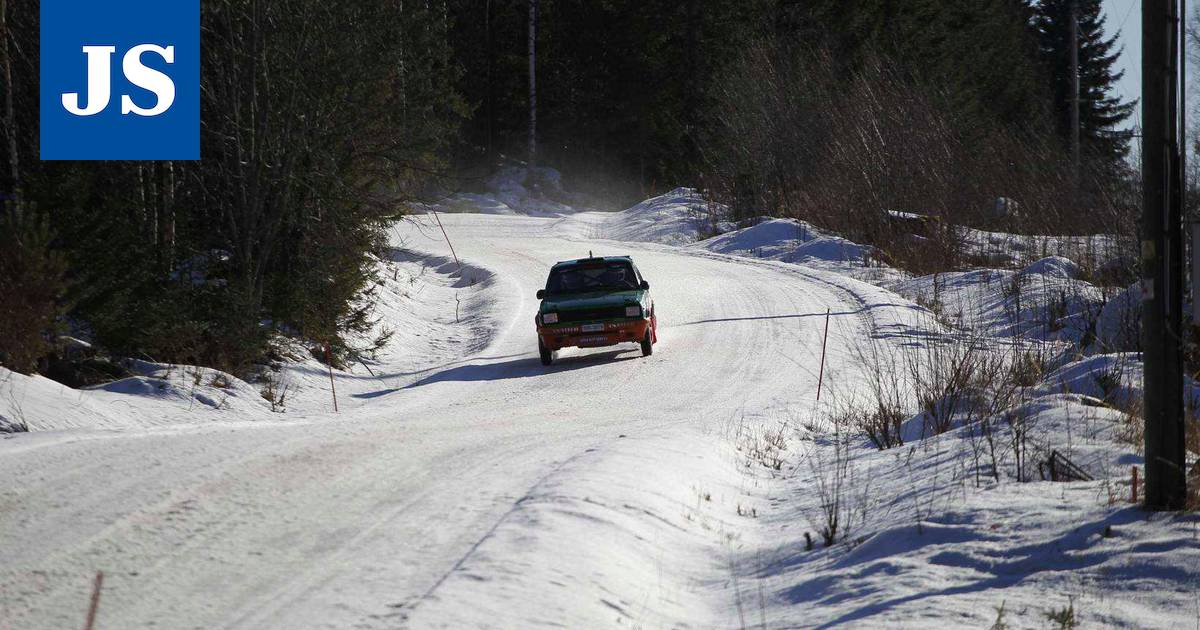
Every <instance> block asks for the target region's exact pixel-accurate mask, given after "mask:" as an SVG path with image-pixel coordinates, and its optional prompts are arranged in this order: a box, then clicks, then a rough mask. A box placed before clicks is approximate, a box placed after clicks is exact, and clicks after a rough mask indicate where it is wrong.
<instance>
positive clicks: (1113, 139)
mask: <svg viewBox="0 0 1200 630" xmlns="http://www.w3.org/2000/svg"><path fill="white" fill-rule="evenodd" d="M38 11H39V3H38V2H37V1H36V0H22V1H15V2H14V1H13V0H0V16H2V17H3V23H2V24H0V27H2V28H0V31H2V33H0V34H2V42H0V65H2V66H3V67H2V68H0V71H2V72H3V74H2V75H0V81H2V82H3V85H2V87H3V90H4V95H3V96H4V102H3V104H2V106H3V107H4V111H3V117H2V118H3V123H4V136H3V138H4V140H5V142H4V144H3V146H2V147H0V163H2V164H3V166H4V168H3V171H2V172H0V192H2V193H3V195H4V197H5V210H4V213H3V216H2V217H0V219H2V220H0V363H2V364H3V365H5V366H6V367H9V368H12V369H15V370H18V371H23V372H31V371H35V370H42V371H47V370H48V369H49V368H50V366H51V365H52V364H53V359H54V356H55V353H56V345H57V342H56V340H57V339H58V335H60V334H63V333H66V332H71V333H73V334H77V335H81V336H86V337H88V338H90V339H92V340H94V341H95V342H96V343H98V344H99V345H100V346H101V347H103V348H105V349H106V350H107V351H109V352H111V353H114V354H117V355H120V356H137V357H149V358H152V359H155V360H159V361H177V362H189V363H197V364H204V365H210V366H215V367H221V368H225V369H227V370H230V371H234V372H239V373H243V372H245V371H247V370H250V369H252V368H253V366H255V365H257V364H260V363H261V362H263V361H264V360H265V358H266V357H268V356H269V355H270V352H271V350H270V348H271V340H272V339H273V338H275V337H276V336H278V335H281V334H282V335H286V336H289V337H293V338H298V339H302V340H305V341H307V342H309V343H310V344H312V346H313V347H314V348H317V347H321V346H324V345H325V344H328V345H330V346H332V348H333V350H334V356H335V361H336V360H345V359H346V358H347V357H349V356H352V355H353V354H354V353H355V352H358V351H359V350H360V349H356V348H353V347H351V346H350V344H348V343H346V342H345V341H344V340H345V339H346V338H347V333H348V332H353V331H362V330H366V329H367V328H368V324H369V322H368V321H367V319H366V317H367V315H366V311H365V310H364V309H362V308H360V307H359V306H358V304H359V302H358V301H356V299H355V298H356V296H359V295H360V294H361V292H362V291H363V290H364V289H365V288H367V287H368V286H370V284H371V283H372V281H373V273H374V269H375V265H374V260H375V257H376V256H382V255H384V240H383V234H384V228H385V227H386V226H387V225H388V224H390V223H391V222H392V221H395V220H396V219H397V218H398V217H400V216H401V215H403V214H404V213H405V212H406V211H407V209H408V207H409V206H408V204H410V203H411V202H413V201H415V200H420V199H423V198H436V197H437V196H439V195H444V194H446V193H448V192H452V191H454V190H460V189H465V188H470V187H472V186H476V185H478V182H479V181H480V178H481V177H482V176H484V175H486V174H487V173H489V172H491V171H492V170H494V169H495V168H496V167H498V166H500V165H502V164H507V165H512V164H520V163H523V162H524V161H526V160H529V159H530V158H531V157H533V158H534V159H536V161H537V163H538V164H541V165H547V166H552V167H555V168H557V169H559V170H561V171H562V172H563V173H564V176H565V179H566V181H567V182H568V185H569V186H572V187H574V188H575V189H576V190H581V191H584V192H587V193H591V194H592V195H593V196H594V197H595V198H596V199H597V203H598V204H600V205H603V206H607V207H609V208H612V209H616V208H620V207H624V206H626V205H629V204H630V203H632V202H635V201H637V200H640V199H642V198H644V197H646V196H648V195H651V194H654V193H656V192H661V191H664V190H667V189H670V188H673V187H675V186H678V185H692V186H695V187H697V188H700V189H701V190H702V191H703V192H704V194H705V195H707V196H708V197H709V198H710V199H712V200H714V201H719V202H723V203H724V204H726V205H727V206H728V207H729V208H731V212H732V215H733V216H731V217H728V218H730V219H735V220H736V219H747V218H750V217H753V216H759V215H774V216H791V217H799V218H804V219H807V220H810V221H813V222H815V223H817V224H819V225H824V226H826V227H830V228H833V229H839V230H842V231H843V232H845V233H846V234H847V235H848V236H850V237H851V238H856V239H861V240H863V241H865V242H870V243H873V244H877V245H879V246H880V247H881V248H883V249H884V250H886V251H888V253H889V254H890V255H891V256H892V258H893V260H894V262H895V264H899V265H902V266H906V267H908V268H910V269H912V270H914V271H920V270H922V269H928V268H941V269H945V268H949V267H953V266H956V265H962V264H966V261H965V259H964V258H963V257H962V256H961V255H960V254H961V252H957V251H955V245H954V243H953V240H952V239H945V238H937V233H938V231H939V230H938V228H937V226H939V225H950V224H972V225H979V226H984V227H996V228H1003V229H1008V230H1011V231H1026V232H1038V231H1040V232H1053V233H1091V232H1117V233H1122V234H1132V233H1133V231H1134V228H1133V211H1134V210H1133V209H1134V208H1135V207H1136V203H1135V200H1136V185H1137V184H1136V177H1135V173H1133V172H1132V170H1131V169H1130V167H1129V166H1128V160H1127V157H1128V155H1129V151H1130V142H1129V138H1128V136H1127V135H1123V134H1121V133H1118V132H1117V131H1116V128H1117V126H1119V125H1120V124H1121V123H1122V122H1123V121H1124V120H1125V119H1126V118H1128V116H1129V115H1130V113H1131V109H1132V104H1130V103H1122V102H1119V101H1118V100H1116V99H1115V98H1114V97H1113V95H1112V87H1113V84H1114V82H1115V81H1116V80H1117V78H1118V77H1117V76H1116V75H1115V71H1114V67H1113V66H1114V60H1115V58H1116V55H1117V54H1118V53H1119V51H1118V50H1117V49H1116V48H1115V47H1114V44H1113V40H1114V37H1115V35H1116V34H1115V33H1113V32H1111V31H1110V30H1108V29H1106V24H1105V21H1104V18H1103V16H1102V14H1101V9H1100V2H1099V0H1078V4H1077V8H1076V11H1077V13H1076V15H1077V18H1078V25H1079V31H1078V33H1079V36H1078V40H1079V79H1080V80H1079V88H1080V95H1081V96H1080V142H1079V150H1078V152H1077V154H1076V153H1075V152H1073V151H1072V146H1073V145H1072V141H1071V135H1072V134H1071V124H1070V121H1071V115H1070V107H1071V103H1072V98H1073V89H1072V87H1073V83H1072V80H1071V65H1070V55H1069V50H1070V42H1071V38H1070V27H1069V25H1070V22H1071V19H1072V14H1071V2H1070V0H1041V1H1040V2H1033V1H1031V0H970V1H962V0H807V1H804V0H682V1H670V2H668V1H664V0H532V1H531V0H423V1H414V0H357V1H355V2H327V1H324V0H320V1H319V0H204V1H203V2H202V16H201V24H202V54H203V60H202V97H201V98H202V130H201V151H202V156H203V159H202V160H201V161H199V162H154V163H147V162H143V163H138V162H90V163H83V162H41V161H39V160H38V154H37V146H38V139H37V120H38V99H37V95H38V84H37V74H38V59H37V50H38V36H37V33H38V30H39V29H38ZM531 21H533V22H535V26H536V30H535V43H536V56H535V59H534V61H535V64H536V69H537V120H538V124H537V136H536V143H535V146H534V149H535V151H534V152H533V153H534V155H533V156H531V152H530V146H529V139H530V124H529V121H530V106H531V103H530V98H529V63H530V58H529V51H530V48H529V35H530V27H531ZM1000 199H1004V200H1014V201H1012V202H1011V203H1010V202H1008V201H1005V202H1004V203H1000V204H998V203H997V200H1000ZM998 207H1002V209H1003V211H1000V212H998V211H997V208H998ZM1017 208H1019V209H1020V210H1019V211H1017V210H1015V209H1017ZM893 210H901V211H906V212H914V213H920V214H922V215H925V216H927V217H929V218H930V223H931V225H933V226H934V227H933V228H930V229H929V230H928V232H929V234H928V235H927V236H928V238H929V239H930V240H929V241H927V242H926V243H925V244H924V245H922V247H921V250H922V251H921V256H917V255H916V253H915V252H913V251H909V250H908V249H906V248H905V246H904V244H903V242H902V241H900V240H898V239H895V238H892V236H893V235H892V234H891V232H892V231H893V226H891V225H890V224H889V221H888V219H887V216H888V215H887V212H888V211H893ZM930 243H932V244H933V245H936V246H931V245H930ZM929 252H935V253H937V256H931V255H930V253H929Z"/></svg>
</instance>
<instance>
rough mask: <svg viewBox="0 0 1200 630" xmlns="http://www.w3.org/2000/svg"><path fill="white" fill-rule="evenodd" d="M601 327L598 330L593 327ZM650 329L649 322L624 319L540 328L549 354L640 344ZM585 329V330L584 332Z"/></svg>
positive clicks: (539, 332) (543, 343)
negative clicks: (573, 349) (570, 350)
mask: <svg viewBox="0 0 1200 630" xmlns="http://www.w3.org/2000/svg"><path fill="white" fill-rule="evenodd" d="M593 326H599V327H601V328H600V329H599V330H593V329H592V328H591V327H593ZM648 328H650V320H649V319H623V320H616V321H605V322H588V323H584V324H575V323H571V324H551V325H549V326H538V329H537V331H538V337H540V338H541V340H542V345H544V346H546V348H548V349H550V350H561V349H562V348H602V347H604V346H615V345H617V344H619V343H640V342H641V341H642V339H645V337H646V330H647V329H648ZM585 329H586V330H585Z"/></svg>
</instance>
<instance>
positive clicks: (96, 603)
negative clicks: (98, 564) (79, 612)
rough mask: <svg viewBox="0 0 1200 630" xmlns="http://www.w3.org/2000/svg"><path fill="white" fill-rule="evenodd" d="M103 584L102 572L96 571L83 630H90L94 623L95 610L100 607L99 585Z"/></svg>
mask: <svg viewBox="0 0 1200 630" xmlns="http://www.w3.org/2000/svg"><path fill="white" fill-rule="evenodd" d="M103 585H104V572H103V571H96V581H95V582H93V583H92V602H91V604H89V605H88V614H87V621H85V622H84V624H83V630H92V628H93V627H95V625H96V611H98V610H99V609H100V587H101V586H103Z"/></svg>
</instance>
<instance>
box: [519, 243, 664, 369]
mask: <svg viewBox="0 0 1200 630" xmlns="http://www.w3.org/2000/svg"><path fill="white" fill-rule="evenodd" d="M537 297H538V299H539V300H541V301H542V304H541V306H540V307H539V308H538V314H537V318H536V322H535V323H536V324H537V334H538V353H539V354H540V355H541V358H542V365H550V364H551V363H553V362H554V356H555V355H554V353H555V352H556V351H558V350H560V349H562V348H572V347H574V348H600V347H604V346H615V345H617V344H619V343H637V344H641V347H642V356H649V355H651V354H653V352H654V344H655V343H658V319H657V317H656V316H655V313H654V300H653V299H651V297H650V283H649V282H646V280H645V279H644V278H642V274H641V272H639V271H638V268H637V266H635V265H634V264H633V259H631V258H630V257H629V256H605V257H591V256H589V257H588V258H580V259H579V260H568V261H564V262H560V263H558V264H556V265H554V267H552V268H551V269H550V276H549V277H548V278H547V279H546V288H544V289H541V290H539V291H538V292H537Z"/></svg>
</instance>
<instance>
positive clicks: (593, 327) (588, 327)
mask: <svg viewBox="0 0 1200 630" xmlns="http://www.w3.org/2000/svg"><path fill="white" fill-rule="evenodd" d="M583 332H585V333H595V332H604V324H584V325H583Z"/></svg>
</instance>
